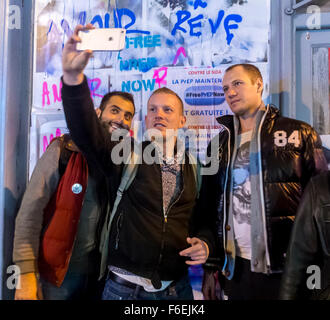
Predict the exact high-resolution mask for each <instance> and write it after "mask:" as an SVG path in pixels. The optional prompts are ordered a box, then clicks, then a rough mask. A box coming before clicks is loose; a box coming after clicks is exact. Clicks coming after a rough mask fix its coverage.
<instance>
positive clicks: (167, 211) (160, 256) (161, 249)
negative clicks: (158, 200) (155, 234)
mask: <svg viewBox="0 0 330 320" xmlns="http://www.w3.org/2000/svg"><path fill="white" fill-rule="evenodd" d="M181 177H182V190H181V192H180V194H179V196H178V197H177V198H176V199H175V201H174V202H173V203H172V204H171V205H170V206H169V207H168V208H167V210H166V212H165V213H164V207H163V205H162V208H163V209H162V211H163V214H164V220H163V229H162V242H161V245H160V254H159V259H158V264H157V268H158V267H159V265H160V263H161V261H162V258H163V253H162V252H163V249H164V245H165V239H164V234H165V231H166V225H167V216H168V214H169V212H170V210H171V209H172V207H173V206H174V205H175V204H176V203H177V202H178V201H179V199H180V198H181V196H182V193H183V191H184V178H183V168H182V166H181ZM162 194H163V187H162ZM162 202H163V201H162ZM157 268H156V269H157Z"/></svg>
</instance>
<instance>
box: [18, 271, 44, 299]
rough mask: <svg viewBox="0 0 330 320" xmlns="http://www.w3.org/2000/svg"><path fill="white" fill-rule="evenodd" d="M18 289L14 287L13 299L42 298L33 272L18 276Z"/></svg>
mask: <svg viewBox="0 0 330 320" xmlns="http://www.w3.org/2000/svg"><path fill="white" fill-rule="evenodd" d="M19 277H20V278H19V284H20V289H18V288H17V289H16V292H15V300H42V293H41V288H40V285H39V282H38V279H37V276H36V274H35V273H34V272H31V273H25V274H21V275H20V276H19Z"/></svg>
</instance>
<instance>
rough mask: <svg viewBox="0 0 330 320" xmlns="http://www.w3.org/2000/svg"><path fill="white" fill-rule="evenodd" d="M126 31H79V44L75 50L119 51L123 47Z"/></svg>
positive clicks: (122, 29)
mask: <svg viewBox="0 0 330 320" xmlns="http://www.w3.org/2000/svg"><path fill="white" fill-rule="evenodd" d="M125 35H126V29H124V28H105V29H103V28H101V29H90V30H84V31H79V33H78V36H79V37H80V38H81V42H79V43H77V50H81V51H83V50H93V51H119V50H122V49H124V46H125Z"/></svg>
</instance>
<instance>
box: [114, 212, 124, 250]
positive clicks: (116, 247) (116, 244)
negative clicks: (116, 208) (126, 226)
mask: <svg viewBox="0 0 330 320" xmlns="http://www.w3.org/2000/svg"><path fill="white" fill-rule="evenodd" d="M122 225H123V212H122V211H121V212H120V214H119V217H118V219H117V224H116V240H115V249H116V250H118V247H119V237H120V230H121V227H122Z"/></svg>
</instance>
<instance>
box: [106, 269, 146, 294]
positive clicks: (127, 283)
mask: <svg viewBox="0 0 330 320" xmlns="http://www.w3.org/2000/svg"><path fill="white" fill-rule="evenodd" d="M108 279H111V280H112V281H113V282H115V283H117V284H120V285H122V286H125V287H128V288H131V289H136V288H139V289H140V290H144V288H143V287H142V286H140V285H139V284H135V283H132V282H130V281H127V280H126V279H124V278H122V277H120V276H117V275H116V274H115V273H113V272H112V271H109V275H108Z"/></svg>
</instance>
